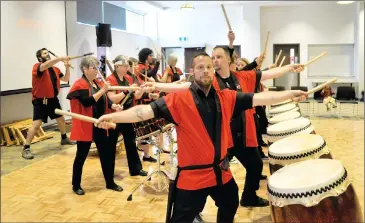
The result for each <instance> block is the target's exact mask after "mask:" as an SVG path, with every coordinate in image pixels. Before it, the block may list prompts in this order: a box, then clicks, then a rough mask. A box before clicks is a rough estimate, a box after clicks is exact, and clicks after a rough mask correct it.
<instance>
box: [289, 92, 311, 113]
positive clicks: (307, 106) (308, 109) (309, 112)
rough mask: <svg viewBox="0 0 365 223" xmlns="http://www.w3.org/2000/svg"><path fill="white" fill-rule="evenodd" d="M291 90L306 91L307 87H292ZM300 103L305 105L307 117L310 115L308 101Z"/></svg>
mask: <svg viewBox="0 0 365 223" xmlns="http://www.w3.org/2000/svg"><path fill="white" fill-rule="evenodd" d="M291 90H300V91H308V87H306V86H292V87H291ZM300 103H301V104H307V113H308V115H310V101H309V100H308V99H307V100H305V101H301V102H300ZM301 113H302V112H301Z"/></svg>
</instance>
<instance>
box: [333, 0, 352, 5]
mask: <svg viewBox="0 0 365 223" xmlns="http://www.w3.org/2000/svg"><path fill="white" fill-rule="evenodd" d="M354 2H355V1H338V2H337V4H340V5H348V4H351V3H354Z"/></svg>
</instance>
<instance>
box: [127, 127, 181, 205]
mask: <svg viewBox="0 0 365 223" xmlns="http://www.w3.org/2000/svg"><path fill="white" fill-rule="evenodd" d="M165 131H167V134H168V136H169V142H170V145H169V146H170V148H171V150H170V151H171V152H170V154H171V153H172V155H170V159H171V162H172V160H173V153H174V151H173V144H171V142H174V139H173V138H172V134H171V130H164V129H162V128H160V130H159V131H157V132H156V134H155V136H156V137H154V138H155V139H152V137H150V138H151V140H144V141H145V142H147V143H148V144H150V145H154V146H156V147H157V165H158V167H157V170H154V171H153V172H152V173H151V174H149V175H148V176H147V177H146V179H144V180H143V181H142V183H140V184H139V185H138V186H137V187H136V188H134V190H133V191H132V193H131V194H130V195H129V196H128V198H127V201H131V200H132V196H133V193H134V192H135V191H137V189H138V188H139V187H140V186H142V185H144V184H145V183H146V182H147V181H149V180H151V178H152V176H153V175H154V174H157V176H158V184H157V188H156V187H155V186H153V185H152V183H151V185H148V184H146V185H147V186H149V187H150V188H152V189H153V190H155V191H156V192H158V193H160V192H162V191H164V190H166V191H168V188H169V182H168V181H167V179H166V178H168V179H169V178H170V177H169V175H170V173H168V172H167V171H165V170H161V165H163V164H161V163H160V154H161V153H163V148H160V147H159V139H158V137H157V136H158V135H159V134H162V133H164V132H165ZM161 175H163V176H162V177H161ZM162 186H163V187H162Z"/></svg>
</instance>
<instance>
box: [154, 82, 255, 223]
mask: <svg viewBox="0 0 365 223" xmlns="http://www.w3.org/2000/svg"><path fill="white" fill-rule="evenodd" d="M252 98H253V94H242V93H237V92H235V91H229V90H224V91H216V90H215V89H214V88H213V87H212V88H211V89H210V91H209V94H208V96H205V94H204V92H203V91H202V90H200V89H199V87H198V86H197V85H196V84H195V83H193V84H192V85H191V87H190V88H189V90H186V91H181V92H178V93H171V94H169V95H167V96H164V97H162V98H160V99H158V100H156V101H154V102H152V103H151V107H152V110H153V111H154V114H155V118H164V119H166V120H168V121H170V122H172V123H174V124H175V125H176V132H177V140H178V141H179V152H178V154H177V156H178V176H177V177H176V182H177V189H176V196H175V204H174V209H173V210H174V211H173V215H172V219H171V222H193V220H194V217H195V216H196V215H197V214H198V213H199V211H200V210H201V208H202V207H204V204H205V201H206V198H207V196H208V195H210V196H211V197H212V198H213V199H214V200H215V203H216V206H217V207H218V222H233V219H234V215H235V214H236V211H237V207H238V187H237V184H236V183H235V181H234V179H233V177H232V174H231V171H230V169H229V165H228V160H227V159H226V155H227V148H230V147H232V140H231V135H230V126H229V125H230V124H229V123H230V120H231V118H232V116H235V114H236V113H237V112H239V111H241V110H244V109H248V108H251V107H252ZM223 102H224V103H223Z"/></svg>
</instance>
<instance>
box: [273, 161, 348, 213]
mask: <svg viewBox="0 0 365 223" xmlns="http://www.w3.org/2000/svg"><path fill="white" fill-rule="evenodd" d="M349 184H350V183H349V180H348V177H347V171H346V169H345V168H344V167H343V165H342V163H341V162H340V161H338V160H332V159H314V160H306V161H301V162H298V163H294V164H291V165H288V166H286V167H283V168H281V169H280V170H278V171H276V172H275V173H274V174H273V175H272V176H271V177H270V178H269V182H268V190H269V199H270V201H272V202H273V204H274V205H275V206H285V205H288V204H302V205H305V206H307V207H309V206H313V205H316V204H318V203H319V202H320V201H321V200H322V199H324V198H326V197H329V196H337V195H339V194H341V193H343V192H344V191H345V190H346V188H347V187H348V185H349Z"/></svg>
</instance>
